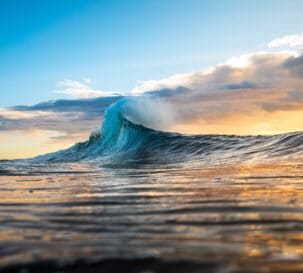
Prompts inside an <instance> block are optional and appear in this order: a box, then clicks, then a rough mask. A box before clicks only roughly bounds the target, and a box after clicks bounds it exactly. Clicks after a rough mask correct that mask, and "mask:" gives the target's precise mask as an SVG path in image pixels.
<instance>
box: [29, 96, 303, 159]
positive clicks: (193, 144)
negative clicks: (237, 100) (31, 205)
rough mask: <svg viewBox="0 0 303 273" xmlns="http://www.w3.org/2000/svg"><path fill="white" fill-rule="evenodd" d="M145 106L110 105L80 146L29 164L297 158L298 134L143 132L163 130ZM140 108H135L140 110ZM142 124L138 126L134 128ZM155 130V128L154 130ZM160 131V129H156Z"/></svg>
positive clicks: (301, 140) (302, 139)
mask: <svg viewBox="0 0 303 273" xmlns="http://www.w3.org/2000/svg"><path fill="white" fill-rule="evenodd" d="M148 103H149V102H146V101H143V102H142V105H141V102H140V101H136V100H135V99H122V100H120V101H118V102H116V103H115V104H113V105H111V106H110V107H109V108H108V109H107V111H106V113H105V117H104V121H103V124H102V128H101V129H100V130H99V131H97V132H94V133H93V134H92V135H91V137H90V139H89V140H88V141H86V142H82V143H77V144H75V145H74V146H72V147H71V148H69V149H66V150H62V151H58V152H55V153H51V154H47V155H43V156H38V157H36V158H34V159H31V161H34V162H80V161H83V162H100V163H106V164H131V163H134V162H135V163H148V164H169V163H181V162H188V161H190V162H197V163H203V164H208V163H210V164H216V163H229V162H238V161H243V160H260V159H263V160H272V159H279V160H282V159H283V158H285V157H287V158H289V157H295V156H298V155H301V154H302V147H303V133H302V132H295V133H288V134H280V135H274V136H226V135H182V134H177V133H167V132H163V131H159V130H154V129H149V128H147V127H146V126H148V125H150V126H152V128H155V127H157V125H159V123H163V124H165V122H166V120H164V119H166V117H167V115H166V116H165V115H164V116H161V113H160V112H156V113H155V112H154V113H151V111H149V109H147V104H148ZM140 107H141V108H140ZM139 124H143V125H145V126H143V125H139ZM158 127H160V128H161V126H158ZM162 127H163V126H162Z"/></svg>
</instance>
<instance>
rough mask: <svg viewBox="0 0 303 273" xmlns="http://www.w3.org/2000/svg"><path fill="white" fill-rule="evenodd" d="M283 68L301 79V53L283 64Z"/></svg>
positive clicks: (302, 56) (302, 63) (302, 58)
mask: <svg viewBox="0 0 303 273" xmlns="http://www.w3.org/2000/svg"><path fill="white" fill-rule="evenodd" d="M283 67H284V68H286V69H288V70H290V71H291V72H294V73H295V74H296V75H297V76H299V77H303V53H302V55H300V56H298V57H291V58H289V59H287V60H286V61H285V62H284V63H283Z"/></svg>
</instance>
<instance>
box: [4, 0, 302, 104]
mask: <svg viewBox="0 0 303 273" xmlns="http://www.w3.org/2000/svg"><path fill="white" fill-rule="evenodd" d="M302 10H303V1H291V0H285V1H278V0H274V1H269V0H268V1H202V0H196V1H195V0H186V1H185V0H179V1H178V0H165V1H163V0H138V1H136V0H134V1H132V0H130V1H122V0H120V1H114V0H111V1H101V0H99V1H97V0H91V1H90V0H65V1H63V0H52V1H48V0H45V1H38V0H37V1H34V0H9V1H8V0H0V37H1V38H0V94H1V96H0V107H5V106H11V105H18V104H34V103H37V102H40V101H45V100H53V99H60V98H68V96H67V95H65V94H58V93H55V92H54V90H56V89H58V87H57V86H56V85H57V83H58V82H60V81H63V80H64V79H72V80H75V81H79V80H82V79H83V78H89V79H91V81H92V83H91V84H92V86H93V87H94V88H96V89H100V90H110V91H118V92H119V91H123V92H127V91H129V90H131V89H132V88H133V87H134V86H135V85H136V83H137V81H138V80H150V79H160V78H165V77H168V76H170V75H173V74H176V73H187V72H193V71H198V70H202V69H204V68H207V67H209V66H211V65H214V64H216V63H219V62H222V61H224V60H225V59H226V58H228V57H231V56H237V55H240V54H243V53H247V52H256V51H260V50H263V49H264V46H265V45H266V43H267V42H268V41H270V40H272V39H274V38H276V37H282V36H285V35H289V34H292V33H299V32H302V27H303V16H302Z"/></svg>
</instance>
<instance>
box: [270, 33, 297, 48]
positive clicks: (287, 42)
mask: <svg viewBox="0 0 303 273" xmlns="http://www.w3.org/2000/svg"><path fill="white" fill-rule="evenodd" d="M267 46H268V47H269V48H274V47H282V46H287V47H297V46H303V33H301V34H294V35H287V36H283V37H280V38H276V39H274V40H272V41H270V42H269V43H268V44H267Z"/></svg>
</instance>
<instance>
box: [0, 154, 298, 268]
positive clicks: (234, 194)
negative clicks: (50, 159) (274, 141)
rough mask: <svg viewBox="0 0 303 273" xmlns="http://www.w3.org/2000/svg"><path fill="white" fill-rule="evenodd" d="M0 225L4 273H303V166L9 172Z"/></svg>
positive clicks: (0, 183) (0, 175)
mask: <svg viewBox="0 0 303 273" xmlns="http://www.w3.org/2000/svg"><path fill="white" fill-rule="evenodd" d="M0 222H1V223H0V266H1V267H0V272H14V271H15V272H97V271H98V270H100V271H102V272H142V273H143V272H145V273H146V272H187V273H191V272H218V273H219V272H220V273H222V272H303V163H300V161H299V160H297V161H296V162H294V161H292V162H291V163H290V162H287V161H286V162H285V163H269V164H256V163H253V164H252V163H250V164H245V165H239V164H230V165H228V164H225V165H220V164H217V165H215V166H208V167H206V166H205V167H201V165H200V166H196V167H195V165H190V167H189V165H182V164H180V165H176V164H175V165H166V166H162V167H159V165H157V166H156V165H154V166H153V165H142V166H136V167H134V166H133V167H132V166H128V167H119V168H118V167H117V168H111V167H110V166H109V167H102V166H98V165H97V164H80V163H77V164H71V163H70V164H59V163H52V164H50V163H45V164H29V163H10V162H2V163H0ZM42 270H43V271H42Z"/></svg>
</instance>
